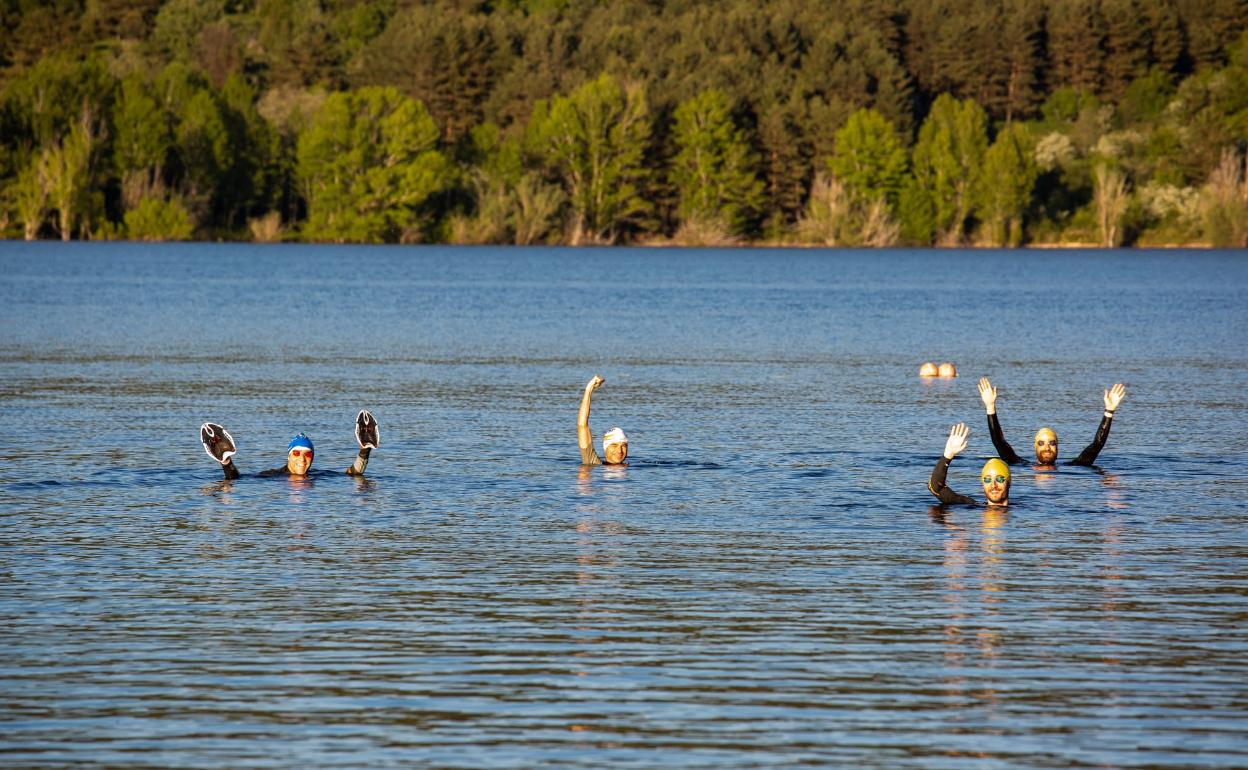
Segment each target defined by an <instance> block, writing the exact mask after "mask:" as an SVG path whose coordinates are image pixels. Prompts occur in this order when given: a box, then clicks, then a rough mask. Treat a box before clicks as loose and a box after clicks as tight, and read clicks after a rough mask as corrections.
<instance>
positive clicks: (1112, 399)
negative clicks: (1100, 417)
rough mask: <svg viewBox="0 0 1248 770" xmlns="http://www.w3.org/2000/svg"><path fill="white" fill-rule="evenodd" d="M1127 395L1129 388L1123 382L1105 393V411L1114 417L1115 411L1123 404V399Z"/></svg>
mask: <svg viewBox="0 0 1248 770" xmlns="http://www.w3.org/2000/svg"><path fill="white" fill-rule="evenodd" d="M1126 395H1127V388H1126V386H1125V385H1123V384H1122V383H1121V382H1120V383H1118V384H1116V385H1114V387H1112V388H1110V389H1109V390H1107V391H1105V411H1106V412H1108V413H1109V414H1110V415H1113V413H1114V410H1115V409H1117V408H1118V405H1119V404H1121V403H1122V399H1123V397H1124V396H1126Z"/></svg>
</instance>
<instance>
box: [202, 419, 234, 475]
mask: <svg viewBox="0 0 1248 770" xmlns="http://www.w3.org/2000/svg"><path fill="white" fill-rule="evenodd" d="M199 441H200V443H202V444H203V445H204V451H205V452H207V453H208V456H209V457H211V458H212V459H214V460H216V461H217V462H219V463H221V464H222V465H225V464H226V463H228V462H229V461H230V458H231V457H233V456H234V455H235V454H236V453H237V452H238V449H237V448H236V447H235V446H234V437H233V436H231V435H230V433H229V431H227V430H226V429H225V428H222V427H221V426H220V425H217V424H216V423H215V422H206V423H204V424H203V425H201V426H199Z"/></svg>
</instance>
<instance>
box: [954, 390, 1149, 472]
mask: <svg viewBox="0 0 1248 770" xmlns="http://www.w3.org/2000/svg"><path fill="white" fill-rule="evenodd" d="M1126 395H1127V389H1126V387H1125V386H1124V385H1123V384H1122V383H1121V382H1120V383H1117V384H1116V385H1114V386H1113V387H1111V388H1109V389H1108V390H1106V391H1105V394H1104V402H1105V413H1104V414H1103V415H1101V424H1100V426H1099V427H1097V429H1096V437H1095V438H1093V439H1092V443H1091V444H1088V445H1087V447H1085V448H1084V450H1083V451H1082V452H1080V453H1079V456H1078V457H1076V458H1075V459H1073V460H1071V461H1070V462H1069V463H1067V465H1091V464H1092V463H1094V462H1096V456H1097V455H1099V454H1100V453H1101V449H1103V448H1104V447H1105V442H1106V441H1107V440H1109V427H1110V425H1111V424H1112V423H1113V419H1114V411H1115V410H1117V409H1118V405H1119V404H1121V403H1122V399H1123V397H1124V396H1126ZM979 399H980V400H981V401H983V402H984V408H985V409H986V410H987V411H988V432H989V433H990V434H991V435H992V445H993V446H994V447H996V448H997V454H999V455H1001V459H1003V460H1005V461H1006V462H1007V463H1009V464H1010V465H1019V464H1021V463H1022V462H1024V460H1023V458H1021V457H1019V456H1018V453H1017V452H1015V451H1014V448H1013V447H1012V446H1010V443H1009V442H1008V441H1006V440H1005V434H1004V433H1002V432H1001V423H1000V421H999V420H997V389H996V388H994V387H992V383H991V382H989V381H988V378H987V377H980V378H979ZM1032 444H1033V446H1034V447H1035V450H1036V462H1037V463H1039V464H1040V465H1053V464H1054V463H1056V462H1057V433H1056V432H1054V430H1053V429H1052V428H1049V427H1044V428H1041V429H1040V430H1038V431H1036V435H1035V438H1034V439H1032Z"/></svg>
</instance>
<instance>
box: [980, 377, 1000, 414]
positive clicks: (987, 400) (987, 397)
mask: <svg viewBox="0 0 1248 770" xmlns="http://www.w3.org/2000/svg"><path fill="white" fill-rule="evenodd" d="M979 400H980V401H983V402H984V408H985V409H987V410H988V414H996V413H997V389H996V388H994V387H992V383H991V382H989V381H988V378H987V377H980V378H979Z"/></svg>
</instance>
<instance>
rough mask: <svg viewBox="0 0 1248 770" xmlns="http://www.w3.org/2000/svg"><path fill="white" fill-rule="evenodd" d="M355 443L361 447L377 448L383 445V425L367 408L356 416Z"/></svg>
mask: <svg viewBox="0 0 1248 770" xmlns="http://www.w3.org/2000/svg"><path fill="white" fill-rule="evenodd" d="M355 443H357V444H359V445H360V449H376V448H377V447H379V446H381V426H379V425H378V424H377V420H376V419H375V418H374V417H373V415H372V413H371V412H369V411H368V410H367V409H361V410H360V413H359V414H357V415H356V416H355Z"/></svg>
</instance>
